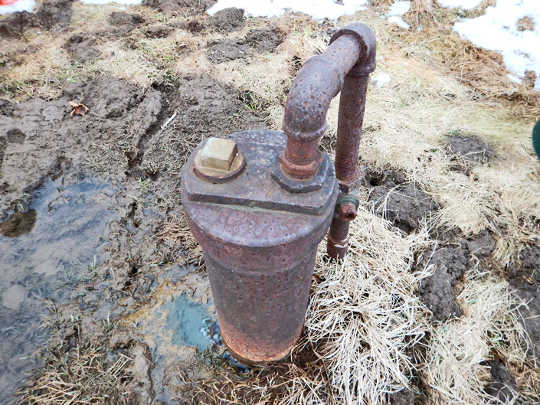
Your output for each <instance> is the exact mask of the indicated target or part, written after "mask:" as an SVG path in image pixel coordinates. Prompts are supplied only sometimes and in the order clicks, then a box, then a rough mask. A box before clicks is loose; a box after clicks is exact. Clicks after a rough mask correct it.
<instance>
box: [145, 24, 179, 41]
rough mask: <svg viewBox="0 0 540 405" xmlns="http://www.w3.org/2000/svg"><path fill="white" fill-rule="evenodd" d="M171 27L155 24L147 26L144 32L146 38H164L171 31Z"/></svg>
mask: <svg viewBox="0 0 540 405" xmlns="http://www.w3.org/2000/svg"><path fill="white" fill-rule="evenodd" d="M171 31H172V29H171V28H169V27H167V26H166V25H155V26H152V27H148V28H147V29H146V31H145V32H144V35H145V36H146V37H147V38H165V37H167V36H168V35H169V34H170V33H171Z"/></svg>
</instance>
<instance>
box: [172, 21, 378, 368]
mask: <svg viewBox="0 0 540 405" xmlns="http://www.w3.org/2000/svg"><path fill="white" fill-rule="evenodd" d="M374 68H375V38H374V36H373V34H372V33H371V31H370V29H369V28H368V27H367V26H365V25H363V24H353V25H351V26H348V27H345V28H343V29H341V30H339V31H338V32H337V33H336V34H335V35H334V37H333V38H332V42H331V45H330V46H329V48H328V50H327V51H326V52H325V53H324V54H322V55H318V56H315V57H313V58H311V59H310V60H309V61H308V62H307V63H306V65H305V66H304V67H303V68H302V70H301V71H300V73H299V74H298V77H297V78H296V80H295V81H294V83H293V85H292V88H291V90H290V92H289V97H288V99H287V104H286V108H285V118H284V123H283V129H284V133H281V132H275V131H245V132H239V133H235V134H232V135H230V138H231V139H233V140H234V141H235V142H236V145H237V147H238V151H239V152H240V153H241V154H242V155H243V156H244V157H245V162H246V167H245V169H244V171H242V172H241V173H239V174H238V176H237V177H236V178H232V179H227V180H226V181H225V182H223V183H221V184H213V183H212V182H209V181H207V180H208V179H205V178H204V177H203V178H201V177H198V176H196V175H195V173H194V170H193V169H194V167H193V166H194V157H193V156H195V155H196V154H197V153H198V150H196V151H195V152H194V154H193V155H192V157H191V158H190V159H189V160H188V162H187V164H186V166H185V167H184V173H183V176H182V185H183V190H184V193H183V196H182V199H183V204H184V207H185V210H186V214H187V217H188V220H189V223H190V226H191V230H192V232H193V234H194V235H195V237H196V238H197V240H198V241H199V243H200V244H201V246H202V248H203V250H204V255H205V260H206V264H207V267H208V273H209V277H210V282H211V285H212V293H213V296H214V300H215V304H216V309H217V312H218V318H219V322H220V325H221V331H222V336H223V340H224V342H225V343H226V344H227V346H228V347H229V348H230V350H231V352H232V354H233V355H234V356H235V357H237V358H238V359H239V360H241V361H244V362H268V361H275V360H279V359H281V358H283V357H285V356H286V355H287V354H288V353H289V351H290V349H291V348H292V346H293V345H294V344H295V342H296V340H297V339H298V337H299V336H300V333H301V331H302V326H303V322H304V316H305V311H306V308H307V304H308V298H309V286H310V282H311V277H312V273H313V268H314V263H315V255H316V250H317V245H318V244H319V242H320V241H321V240H322V238H323V237H324V235H325V233H326V232H327V231H328V228H329V227H330V223H331V222H332V221H333V226H332V229H331V231H330V233H329V235H328V253H329V255H330V256H333V257H343V256H344V255H345V253H346V251H347V246H348V229H349V221H351V220H352V219H354V218H355V216H356V209H357V208H358V200H356V199H355V198H354V196H353V195H352V194H350V192H351V189H352V187H353V185H354V183H355V181H356V180H357V177H358V174H357V160H358V144H359V141H360V134H361V127H362V121H363V114H364V106H365V94H366V89H367V78H368V75H369V73H371V72H372V71H373V70H374ZM342 88H343V95H342V100H341V104H340V117H339V133H338V147H337V151H336V154H337V159H338V161H339V162H337V163H336V168H337V170H338V171H339V173H338V176H337V178H336V174H335V172H334V169H333V166H332V164H331V161H330V160H329V158H328V156H326V155H325V154H324V153H321V152H320V150H319V140H320V138H321V137H322V135H323V134H324V131H325V129H326V113H327V110H328V106H329V104H330V101H331V100H332V98H333V97H334V96H336V95H337V94H338V93H339V91H340V90H341V89H342ZM338 179H339V186H338ZM338 194H339V195H340V197H339V203H338V204H337V206H336V200H337V197H338Z"/></svg>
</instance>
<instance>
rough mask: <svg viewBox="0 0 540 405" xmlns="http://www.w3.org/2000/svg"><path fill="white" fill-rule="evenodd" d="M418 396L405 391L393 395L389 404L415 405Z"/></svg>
mask: <svg viewBox="0 0 540 405" xmlns="http://www.w3.org/2000/svg"><path fill="white" fill-rule="evenodd" d="M415 398H416V395H415V394H414V392H412V391H409V390H404V391H400V392H397V393H395V394H392V395H391V396H390V398H389V403H390V404H391V405H411V404H414V400H415Z"/></svg>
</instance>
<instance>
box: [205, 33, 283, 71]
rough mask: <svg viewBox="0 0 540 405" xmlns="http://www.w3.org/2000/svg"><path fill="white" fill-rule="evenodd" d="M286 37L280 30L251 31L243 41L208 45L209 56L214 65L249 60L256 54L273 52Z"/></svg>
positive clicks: (224, 40) (223, 41)
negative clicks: (236, 60) (242, 59)
mask: <svg viewBox="0 0 540 405" xmlns="http://www.w3.org/2000/svg"><path fill="white" fill-rule="evenodd" d="M283 39H284V35H283V32H281V31H280V30H278V29H275V28H274V29H256V30H250V31H249V32H248V33H247V34H246V36H245V37H244V38H241V39H236V40H232V39H222V40H216V41H211V42H209V43H208V45H207V46H208V47H207V53H206V54H207V56H208V59H209V60H210V62H212V63H216V64H217V63H223V62H227V61H231V60H235V59H241V58H247V57H249V56H251V55H253V54H255V53H262V52H273V51H274V50H275V49H276V48H277V47H278V46H279V44H281V43H282V42H283Z"/></svg>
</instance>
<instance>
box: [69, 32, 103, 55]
mask: <svg viewBox="0 0 540 405" xmlns="http://www.w3.org/2000/svg"><path fill="white" fill-rule="evenodd" d="M96 44H97V40H96V38H95V37H94V36H93V35H88V34H74V35H72V36H71V37H70V38H69V39H68V40H67V42H66V43H65V44H64V48H65V49H66V50H67V51H68V52H69V53H70V54H71V56H72V57H73V59H75V60H77V61H79V62H88V61H91V60H94V59H96V58H97V57H99V56H100V55H101V52H100V51H99V50H97V49H96V47H95V45H96Z"/></svg>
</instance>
